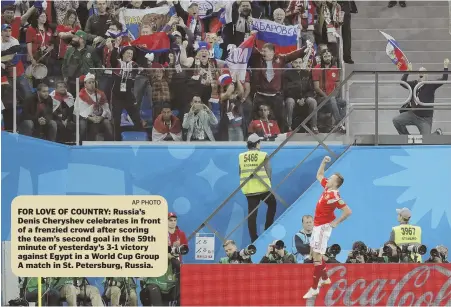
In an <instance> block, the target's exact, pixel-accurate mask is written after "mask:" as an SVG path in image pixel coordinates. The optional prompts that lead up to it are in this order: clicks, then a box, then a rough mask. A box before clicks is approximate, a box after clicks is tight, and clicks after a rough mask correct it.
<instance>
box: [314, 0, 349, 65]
mask: <svg viewBox="0 0 451 307" xmlns="http://www.w3.org/2000/svg"><path fill="white" fill-rule="evenodd" d="M316 5H317V14H318V23H317V24H316V34H317V35H316V38H315V41H316V43H317V44H328V47H329V50H331V51H332V54H333V56H334V57H338V53H339V50H338V49H339V48H338V44H337V38H336V35H335V34H336V33H337V32H338V29H339V27H340V25H341V23H342V22H343V21H342V20H340V12H341V7H340V5H339V4H338V3H337V1H316Z"/></svg>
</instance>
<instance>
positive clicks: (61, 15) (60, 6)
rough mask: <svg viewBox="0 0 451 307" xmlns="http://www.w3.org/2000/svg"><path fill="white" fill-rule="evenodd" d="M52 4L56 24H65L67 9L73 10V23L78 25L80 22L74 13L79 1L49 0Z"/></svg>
mask: <svg viewBox="0 0 451 307" xmlns="http://www.w3.org/2000/svg"><path fill="white" fill-rule="evenodd" d="M51 2H52V4H53V7H54V8H55V12H56V21H57V23H58V25H63V24H65V21H66V19H67V16H68V14H67V13H68V12H69V11H75V23H76V24H77V26H80V22H79V21H78V16H77V13H76V10H77V9H78V7H79V1H78V0H59V1H51Z"/></svg>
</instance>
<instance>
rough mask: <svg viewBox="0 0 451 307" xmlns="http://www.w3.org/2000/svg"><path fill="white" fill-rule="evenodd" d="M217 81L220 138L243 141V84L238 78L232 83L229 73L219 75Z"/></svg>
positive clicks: (222, 139)
mask: <svg viewBox="0 0 451 307" xmlns="http://www.w3.org/2000/svg"><path fill="white" fill-rule="evenodd" d="M219 83H220V86H221V89H220V92H221V95H220V104H221V119H220V122H219V134H220V140H221V141H227V140H228V141H244V136H243V129H242V128H241V126H242V123H243V116H242V106H241V98H242V96H243V95H244V88H243V84H242V83H241V82H240V81H239V80H238V81H237V82H235V83H234V82H233V80H232V77H231V76H230V75H229V74H223V75H221V76H220V77H219ZM235 84H236V86H235Z"/></svg>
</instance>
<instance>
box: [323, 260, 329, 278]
mask: <svg viewBox="0 0 451 307" xmlns="http://www.w3.org/2000/svg"><path fill="white" fill-rule="evenodd" d="M321 269H322V270H321V279H322V280H327V279H328V278H329V275H327V269H326V263H325V262H324V259H323V260H322V261H321Z"/></svg>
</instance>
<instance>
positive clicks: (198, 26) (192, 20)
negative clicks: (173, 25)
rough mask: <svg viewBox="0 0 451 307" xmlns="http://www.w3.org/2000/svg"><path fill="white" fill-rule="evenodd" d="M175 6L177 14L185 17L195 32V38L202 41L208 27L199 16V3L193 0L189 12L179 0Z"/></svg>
mask: <svg viewBox="0 0 451 307" xmlns="http://www.w3.org/2000/svg"><path fill="white" fill-rule="evenodd" d="M174 7H175V10H176V12H177V15H178V16H179V17H181V18H182V19H183V21H184V23H185V24H186V26H187V27H188V28H189V29H190V30H191V32H192V33H193V34H194V40H195V41H198V42H200V41H202V40H203V39H205V33H206V29H205V26H204V24H203V21H202V19H201V18H200V17H199V4H197V3H196V2H192V3H191V4H190V5H189V7H188V12H187V11H185V10H184V9H183V8H182V6H181V5H180V2H179V1H177V3H175V4H174Z"/></svg>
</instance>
